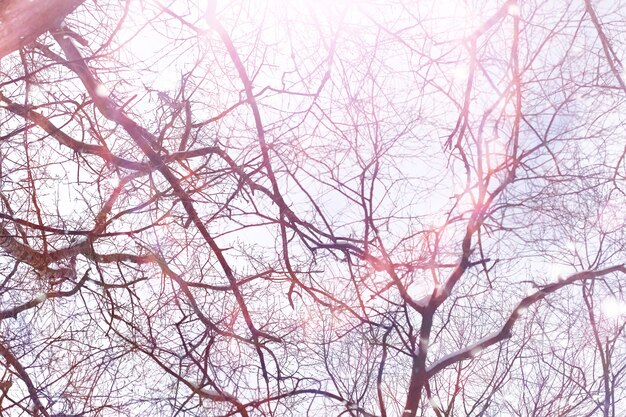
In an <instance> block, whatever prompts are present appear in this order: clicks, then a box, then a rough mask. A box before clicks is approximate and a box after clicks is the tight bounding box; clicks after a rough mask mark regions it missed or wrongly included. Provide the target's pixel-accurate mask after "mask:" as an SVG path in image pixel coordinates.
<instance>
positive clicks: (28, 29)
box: [0, 0, 85, 59]
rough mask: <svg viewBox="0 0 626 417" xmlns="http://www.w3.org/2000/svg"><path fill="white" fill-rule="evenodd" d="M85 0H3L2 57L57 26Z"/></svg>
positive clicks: (0, 7) (0, 5) (0, 9)
mask: <svg viewBox="0 0 626 417" xmlns="http://www.w3.org/2000/svg"><path fill="white" fill-rule="evenodd" d="M84 1H85V0H46V1H32V0H0V59H2V58H3V57H4V56H6V55H8V54H10V53H11V52H13V51H15V50H18V49H20V48H22V47H24V46H25V45H28V44H29V43H31V42H33V41H34V40H35V39H37V37H39V35H41V34H42V33H45V32H46V31H48V30H50V29H51V28H53V27H55V26H57V25H58V24H59V23H61V22H62V21H63V19H64V18H65V16H67V15H68V14H70V13H71V12H72V11H73V10H74V9H75V8H76V7H78V6H79V5H80V4H81V3H83V2H84Z"/></svg>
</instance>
